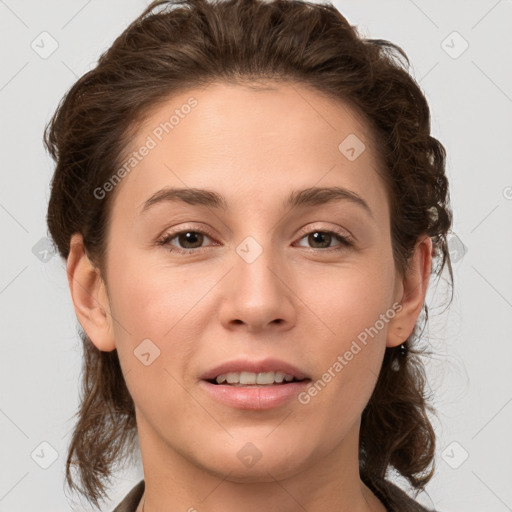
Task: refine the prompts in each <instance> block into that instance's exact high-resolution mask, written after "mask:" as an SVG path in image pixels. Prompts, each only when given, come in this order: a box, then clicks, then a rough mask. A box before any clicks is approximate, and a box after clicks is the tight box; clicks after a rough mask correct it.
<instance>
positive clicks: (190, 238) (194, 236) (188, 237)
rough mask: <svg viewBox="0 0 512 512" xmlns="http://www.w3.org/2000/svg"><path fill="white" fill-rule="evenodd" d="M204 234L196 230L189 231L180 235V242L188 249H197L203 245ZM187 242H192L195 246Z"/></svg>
mask: <svg viewBox="0 0 512 512" xmlns="http://www.w3.org/2000/svg"><path fill="white" fill-rule="evenodd" d="M202 236H203V235H201V234H200V233H196V232H195V231H187V232H186V233H182V234H181V235H180V236H179V240H180V244H181V245H182V246H183V245H184V246H185V247H186V248H188V249H195V248H196V247H200V246H201V242H202V238H201V237H202ZM187 244H192V246H193V247H190V246H187Z"/></svg>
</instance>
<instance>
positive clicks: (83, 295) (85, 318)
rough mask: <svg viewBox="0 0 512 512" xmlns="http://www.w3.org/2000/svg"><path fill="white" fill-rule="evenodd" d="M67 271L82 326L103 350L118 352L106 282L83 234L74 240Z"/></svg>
mask: <svg viewBox="0 0 512 512" xmlns="http://www.w3.org/2000/svg"><path fill="white" fill-rule="evenodd" d="M66 270H67V275H68V284H69V289H70V291H71V298H72V300H73V304H74V306H75V312H76V316H77V318H78V321H79V322H80V325H81V326H82V328H83V330H84V331H85V333H86V334H87V336H88V337H89V338H90V340H91V341H92V342H93V344H94V345H95V346H96V347H97V348H98V349H99V350H102V351H104V352H110V351H112V350H114V349H115V348H116V346H115V339H114V335H113V329H112V317H111V315H110V308H109V303H108V297H107V294H106V288H105V283H104V281H103V279H102V278H101V275H100V272H99V270H98V269H97V268H96V267H94V266H93V264H92V263H91V261H90V259H89V257H88V256H87V253H86V252H85V247H84V243H83V238H82V235H81V234H79V233H75V234H74V235H73V236H72V237H71V243H70V250H69V255H68V259H67V268H66Z"/></svg>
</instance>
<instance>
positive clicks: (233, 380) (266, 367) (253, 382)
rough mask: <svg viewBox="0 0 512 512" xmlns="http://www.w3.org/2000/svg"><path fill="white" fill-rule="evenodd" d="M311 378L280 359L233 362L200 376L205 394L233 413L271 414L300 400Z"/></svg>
mask: <svg viewBox="0 0 512 512" xmlns="http://www.w3.org/2000/svg"><path fill="white" fill-rule="evenodd" d="M309 382H311V378H310V377H309V376H308V375H306V373H304V372H303V371H301V370H299V369H298V368H297V367H295V366H293V365H291V364H289V363H286V362H285V361H280V360H277V359H265V360H263V361H254V360H249V359H243V360H238V361H230V362H227V363H224V364H221V365H219V366H216V367H215V368H212V369H211V370H209V371H208V372H206V373H204V374H203V375H202V376H201V380H200V384H201V386H200V387H201V388H202V390H203V391H204V392H205V393H206V395H207V396H209V397H210V398H211V399H213V400H215V401H216V402H218V403H221V404H223V405H225V406H228V407H230V408H234V409H251V410H259V411H262V410H266V409H267V410H268V409H273V408H276V407H280V406H282V405H284V404H286V403H289V402H290V401H291V400H293V399H294V398H297V396H298V395H299V393H301V392H303V391H304V389H305V388H306V387H307V385H308V383H309Z"/></svg>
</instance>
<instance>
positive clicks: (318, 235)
mask: <svg viewBox="0 0 512 512" xmlns="http://www.w3.org/2000/svg"><path fill="white" fill-rule="evenodd" d="M309 238H310V240H309V241H310V243H312V244H314V243H320V244H322V239H323V240H324V244H323V245H322V247H329V245H330V244H331V235H330V234H329V233H322V232H321V231H315V232H314V233H311V234H310V235H309ZM325 240H327V244H326V245H325Z"/></svg>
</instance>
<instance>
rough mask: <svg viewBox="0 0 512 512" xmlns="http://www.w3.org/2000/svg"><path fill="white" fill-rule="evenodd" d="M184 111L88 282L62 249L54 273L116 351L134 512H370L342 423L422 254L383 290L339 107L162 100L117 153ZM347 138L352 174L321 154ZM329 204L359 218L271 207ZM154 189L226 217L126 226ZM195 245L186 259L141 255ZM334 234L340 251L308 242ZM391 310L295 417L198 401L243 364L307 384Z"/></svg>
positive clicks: (95, 332)
mask: <svg viewBox="0 0 512 512" xmlns="http://www.w3.org/2000/svg"><path fill="white" fill-rule="evenodd" d="M191 96H193V97H194V98H196V99H197V101H198V105H197V107H195V108H194V109H193V110H192V111H191V112H190V114H188V115H187V116H185V117H184V118H183V119H181V120H180V122H179V124H178V125H177V126H175V127H174V129H173V130H172V131H171V132H170V133H169V134H166V135H165V137H164V138H163V139H162V141H161V142H159V143H158V145H157V147H155V148H154V149H152V150H151V151H150V152H149V154H148V155H147V156H146V157H144V159H142V161H141V162H139V163H138V165H137V166H136V167H135V168H133V170H132V171H131V172H130V173H129V174H128V175H127V176H126V177H124V179H123V180H122V182H121V183H120V184H119V185H118V187H117V188H116V190H115V196H114V197H115V200H114V204H113V210H112V214H111V224H110V229H109V232H108V246H107V258H106V262H105V268H104V273H103V278H102V277H101V275H100V272H99V271H98V269H97V268H95V267H94V266H93V265H92V264H91V262H90V260H89V259H88V257H87V256H86V254H85V251H84V247H83V243H82V239H81V236H80V235H79V234H77V235H74V236H73V238H72V244H71V252H70V255H69V258H68V275H69V285H70V289H71V293H72V297H73V302H74V305H75V309H76V313H77V317H78V319H79V321H80V324H81V325H82V327H83V328H84V330H85V331H86V333H87V334H88V336H89V337H90V338H91V340H92V342H93V343H94V344H95V345H96V347H98V348H99V349H100V350H104V351H111V350H113V349H117V350H118V354H119V359H120V363H121V367H122V370H123V372H124V375H125V379H126V383H127V386H128V389H129V391H130V393H131V395H132V397H133V400H134V403H135V408H136V416H137V428H138V435H139V439H140V446H141V454H142V462H143V467H144V477H145V482H146V490H145V496H144V497H143V500H142V501H144V499H145V511H146V512H153V511H158V510H189V509H190V510H193V509H192V508H191V507H194V508H195V509H196V510H198V511H203V510H208V511H212V512H220V511H223V512H234V511H237V512H238V511H239V510H240V509H241V507H242V508H243V510H246V511H250V512H256V511H257V512H259V511H261V510H269V511H276V512H277V511H280V512H295V511H296V510H308V511H320V510H337V511H370V510H371V511H379V512H382V511H385V508H384V506H383V505H382V503H380V501H379V500H378V499H377V498H376V497H375V496H374V495H373V494H372V492H371V491H370V490H369V489H368V488H367V487H366V486H365V485H364V484H363V483H362V481H361V480H360V477H359V468H358V440H359V429H360V418H361V413H362V411H363V409H364V407H365V405H366V404H367V402H368V400H369V398H370V396H371V394H372V391H373V389H374V386H375V383H376V379H377V375H378V373H379V369H380V366H381V364H382V359H383V356H384V351H385V348H386V347H393V346H397V345H399V344H401V343H402V342H403V341H404V340H405V339H406V338H407V337H408V336H409V335H410V334H411V333H412V331H413V328H414V326H415V323H416V321H417V319H418V316H419V313H420V311H421V308H422V305H423V302H424V299H425V294H426V291H427V286H428V281H429V276H430V271H431V252H432V242H431V240H430V238H429V237H428V236H426V235H424V236H422V237H420V238H419V239H418V243H417V245H416V249H415V252H414V254H413V257H412V259H411V262H410V270H409V271H408V272H407V273H406V275H405V276H401V275H400V274H399V273H398V272H397V270H396V268H395V263H394V261H393V256H392V250H391V238H390V220H389V204H388V198H387V194H386V189H385V187H384V183H383V181H382V179H381V178H380V177H379V175H378V173H377V169H378V165H379V162H378V159H377V156H376V155H375V152H374V150H373V144H372V140H371V134H369V133H368V132H367V130H366V128H365V125H364V123H362V122H361V121H360V120H359V118H358V116H357V115H356V113H355V111H353V110H352V109H351V108H350V106H348V105H346V104H343V103H341V102H335V101H333V100H332V99H329V98H326V97H324V96H322V95H321V94H319V93H318V92H316V91H313V90H311V89H307V88H305V87H303V86H299V85H297V84H284V83H282V84H279V85H276V84H273V85H272V88H271V89H267V90H263V89H262V90H256V89H254V88H249V87H246V86H242V85H234V84H229V85H228V84H222V83H216V84H213V85H211V86H209V87H207V88H201V89H191V90H188V91H186V92H184V93H182V94H179V95H176V96H173V97H172V98H171V99H169V100H168V101H167V102H166V103H165V104H161V105H159V106H158V108H156V109H155V110H154V111H153V112H152V113H151V115H150V117H149V118H148V119H147V121H146V122H145V124H144V125H143V127H142V128H140V130H139V131H138V134H137V137H136V139H134V140H133V147H132V150H136V149H137V148H139V147H140V146H141V145H143V144H144V141H145V140H146V138H147V136H148V135H150V134H151V133H152V130H153V129H154V128H155V127H156V126H158V125H159V123H160V122H162V121H164V120H166V119H169V116H170V115H171V114H172V112H173V110H174V109H176V108H180V106H182V105H183V104H185V103H186V102H187V99H188V98H190V97H191ZM349 134H356V135H357V137H358V138H359V139H360V140H361V141H363V142H364V144H365V146H366V150H365V151H364V152H363V153H362V154H361V155H360V156H359V157H358V158H356V159H355V160H354V161H350V160H349V159H348V158H346V156H345V155H344V154H342V153H341V152H340V150H339V149H338V145H339V144H340V143H341V142H342V141H343V140H344V139H345V138H346V137H347V136H348V135H349ZM332 186H338V187H344V188H347V189H350V190H351V191H353V192H355V193H357V194H358V195H360V196H361V197H362V198H363V199H364V200H365V201H366V202H367V204H368V205H369V207H370V209H371V215H370V214H369V213H367V212H366V211H365V210H364V209H363V208H362V207H360V206H358V205H357V204H355V203H353V202H349V201H337V202H333V203H327V204H321V205H316V206H313V207H311V206H306V207H299V208H297V209H295V210H290V209H283V207H282V203H283V201H284V200H285V199H286V198H287V197H288V195H289V194H290V192H291V191H292V190H302V189H306V188H309V187H332ZM164 187H185V188H186V187H194V188H205V189H212V190H215V191H216V192H218V193H219V194H222V195H223V196H224V197H225V200H226V204H227V209H226V210H222V209H219V210H217V209H215V208H212V207H206V206H201V205H190V204H187V203H184V202H162V203H158V204H155V205H153V206H152V207H151V208H149V209H148V210H147V211H146V212H145V213H143V214H141V207H142V205H143V204H144V202H145V201H146V200H147V199H148V198H149V197H151V196H152V195H153V194H154V193H155V192H157V191H158V190H160V189H162V188H164ZM205 229H206V230H208V231H209V232H210V233H211V236H210V235H205V236H204V237H203V238H201V235H200V234H198V235H196V236H197V237H198V239H196V242H195V245H194V244H193V243H189V245H187V241H186V239H184V238H183V237H181V238H176V237H175V238H174V239H172V241H171V242H168V243H167V245H158V244H157V242H156V241H157V240H158V239H159V238H161V237H162V235H165V234H166V233H172V232H174V233H176V232H178V231H180V230H181V231H183V230H184V231H185V232H186V231H195V232H196V233H197V232H198V231H200V232H201V231H203V230H205ZM336 229H337V230H339V231H340V232H341V233H342V234H350V235H352V236H353V237H354V239H355V241H354V245H353V246H350V247H347V246H344V245H343V244H341V243H340V242H339V241H338V240H337V239H336V238H335V236H334V235H333V238H332V239H331V241H330V242H329V241H328V240H327V241H324V242H322V240H320V241H316V242H315V239H313V238H312V236H308V233H315V232H317V231H320V232H326V231H327V232H329V231H332V230H336ZM248 236H251V237H253V238H254V239H255V240H256V241H257V242H258V244H259V245H260V247H261V248H262V250H263V252H262V253H261V255H260V256H259V257H258V258H257V259H256V260H255V261H253V262H251V263H248V262H247V261H246V260H244V259H243V258H242V257H240V256H239V254H238V253H237V251H236V249H237V247H238V246H239V244H240V243H241V242H242V241H243V240H244V239H245V238H246V237H248ZM197 240H199V241H197ZM193 247H202V249H199V250H198V249H193ZM171 248H181V249H182V250H185V251H186V250H188V251H190V252H191V254H179V253H178V252H172V251H171ZM193 251H195V252H193ZM394 303H400V304H401V309H400V311H399V312H397V313H396V314H395V315H394V317H393V318H392V319H391V320H389V321H388V322H387V323H385V326H384V328H382V329H381V330H380V331H379V332H378V334H377V335H376V336H374V337H373V338H372V339H371V341H370V342H369V343H368V344H367V345H366V346H365V347H364V348H363V349H362V350H361V351H360V352H359V353H358V354H357V355H356V356H354V358H353V359H352V360H351V361H350V362H349V363H348V364H347V365H346V366H345V367H344V368H343V370H342V371H341V372H339V374H337V375H336V377H335V378H333V379H332V380H331V382H329V383H328V385H327V386H326V387H325V388H324V389H323V390H322V391H321V392H320V393H319V394H318V395H317V396H316V397H314V398H313V399H312V400H311V401H310V402H309V403H308V404H305V405H304V404H301V403H299V401H298V400H295V399H293V400H290V401H288V402H287V403H286V404H284V405H283V406H279V407H277V408H274V409H269V410H265V411H250V410H241V409H235V408H232V407H228V406H226V405H223V404H220V403H218V402H216V401H215V400H213V399H212V398H210V397H209V396H207V395H206V394H205V393H204V392H203V391H202V390H201V389H200V387H199V381H200V375H201V374H202V373H203V372H205V371H206V370H208V369H210V368H212V367H214V366H216V365H218V364H220V363H221V362H224V361H227V360H231V359H235V358H238V357H243V356H247V357H249V358H256V359H261V358H263V357H266V356H269V357H275V358H279V359H284V360H285V361H288V362H290V363H292V364H294V365H295V366H297V367H298V368H300V369H301V370H302V371H304V372H305V373H306V374H307V375H308V376H310V377H311V378H312V380H313V381H316V380H317V379H319V378H321V377H322V374H324V373H325V372H326V371H327V369H328V368H329V367H332V365H333V363H334V362H335V361H336V359H337V357H338V355H340V354H341V355H342V354H344V353H345V352H346V351H347V350H348V349H349V347H350V344H351V343H352V341H353V340H354V339H356V338H357V335H358V334H359V333H361V332H362V331H364V329H365V328H368V327H370V326H372V325H374V324H375V322H376V320H378V319H379V315H381V314H383V313H386V312H387V311H389V310H390V309H392V306H393V304H394ZM278 319H279V320H280V321H279V322H278V321H276V320H278ZM148 338H149V339H150V340H151V341H152V342H153V343H154V344H155V345H156V346H157V347H158V348H159V350H160V355H159V357H157V358H156V359H155V360H154V361H153V362H152V363H151V364H150V365H148V366H146V365H144V364H142V363H141V361H140V360H139V359H138V358H137V357H135V356H134V350H135V349H136V348H137V347H138V345H139V344H140V343H141V341H142V340H144V339H148ZM247 442H251V443H253V444H254V445H255V446H256V447H257V448H258V450H259V452H260V454H261V459H260V460H259V461H258V462H257V463H256V464H255V465H253V466H252V467H246V466H245V465H244V464H242V463H241V461H240V460H239V458H238V457H237V453H238V451H239V450H240V449H241V448H242V447H243V446H244V445H245V444H246V443H247ZM141 507H142V502H141V504H139V508H138V510H141Z"/></svg>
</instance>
